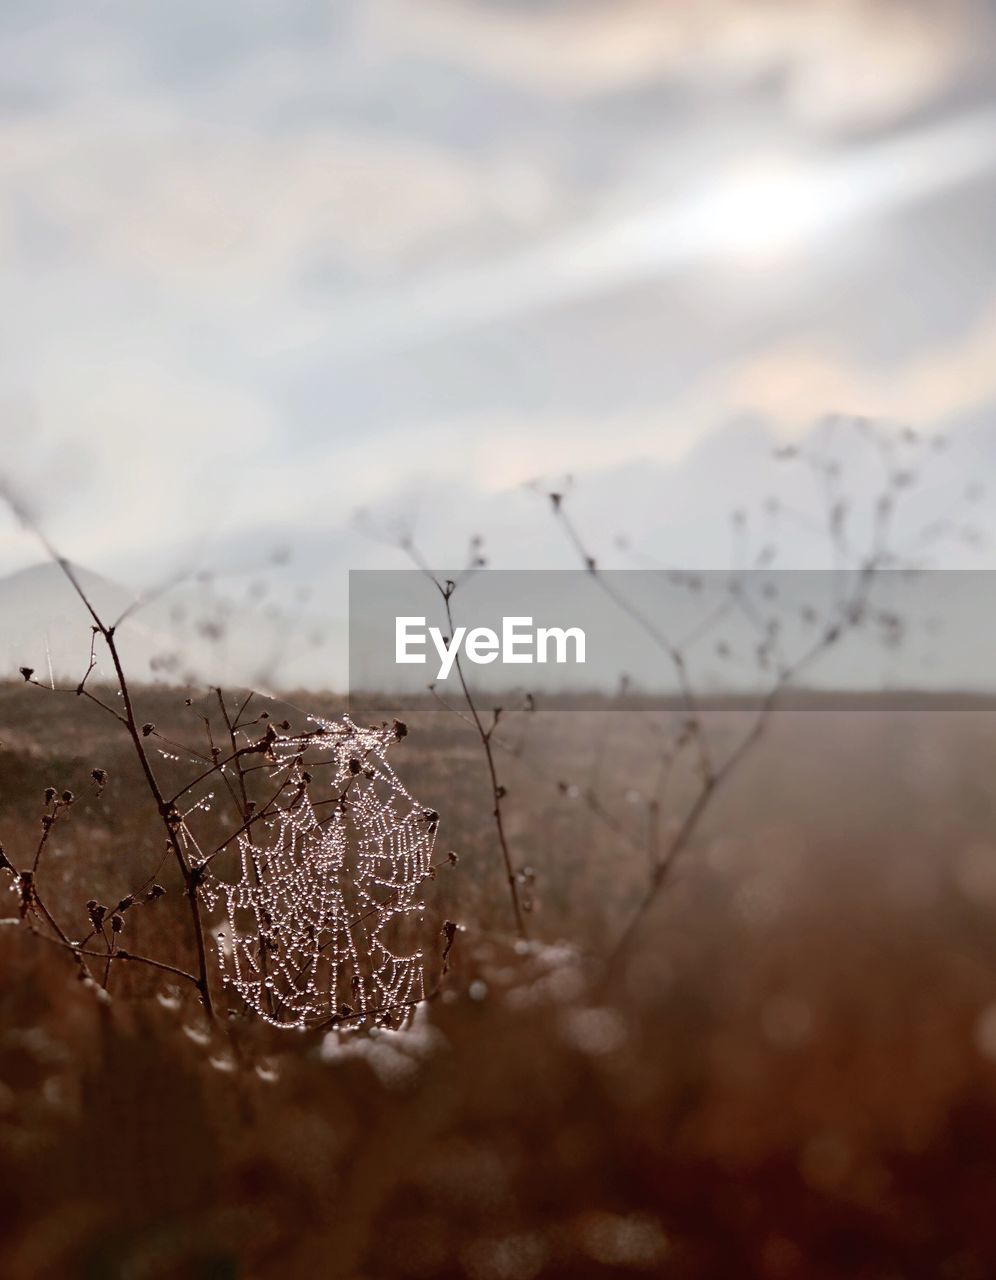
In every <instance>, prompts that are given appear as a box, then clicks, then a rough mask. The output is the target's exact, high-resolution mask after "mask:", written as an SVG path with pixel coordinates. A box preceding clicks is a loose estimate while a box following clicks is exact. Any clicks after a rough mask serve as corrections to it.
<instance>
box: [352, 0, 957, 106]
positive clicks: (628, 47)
mask: <svg viewBox="0 0 996 1280" xmlns="http://www.w3.org/2000/svg"><path fill="white" fill-rule="evenodd" d="M973 17H975V18H976V19H977V18H978V9H977V6H973V5H969V4H961V5H954V6H949V7H948V9H947V11H946V12H945V13H944V14H943V15H942V14H941V13H940V12H939V9H938V8H936V7H933V6H929V5H924V6H917V7H913V6H904V5H899V4H888V3H886V4H883V3H881V0H810V2H809V3H806V4H804V5H803V4H786V3H778V2H770V0H766V2H764V0H762V2H760V3H757V2H755V3H750V4H744V3H742V0H698V3H696V4H694V5H690V4H686V3H683V2H682V0H675V2H672V3H666V2H662V0H614V2H613V3H602V4H594V5H586V6H584V8H583V9H581V10H580V11H579V10H578V8H576V7H574V6H562V7H532V6H522V7H518V6H499V5H493V6H485V5H475V4H467V3H464V2H463V0H415V3H412V2H411V0H372V2H371V4H370V5H369V6H368V9H367V21H368V23H369V24H370V31H371V34H372V37H373V38H374V39H375V40H376V41H377V42H378V43H381V42H383V43H386V44H388V45H389V46H393V47H394V48H395V49H397V50H398V51H399V52H400V51H402V50H404V51H408V52H410V51H412V50H416V51H421V52H424V53H426V54H432V55H434V56H436V57H447V58H450V59H453V60H454V61H457V62H459V63H461V64H462V65H465V66H471V67H473V68H474V69H475V70H476V71H478V72H479V73H482V74H487V75H491V76H495V77H498V78H501V79H504V80H509V81H512V82H514V83H517V84H519V85H522V86H525V87H528V88H529V89H530V90H533V91H539V92H543V93H546V94H550V93H553V94H562V95H567V96H584V95H591V94H604V93H612V92H620V91H626V90H632V89H634V88H636V87H638V86H640V85H646V84H653V83H656V82H661V81H665V80H671V81H678V82H679V83H681V82H686V83H693V82H694V83H697V84H699V85H700V86H701V85H703V83H704V85H705V86H706V87H715V86H717V85H719V84H723V83H725V84H727V85H731V84H732V85H737V84H740V85H743V84H746V83H749V82H751V81H758V80H760V79H762V78H763V77H769V76H772V75H778V76H779V77H780V78H781V83H782V94H783V100H784V101H785V103H786V105H787V107H788V109H789V110H790V111H791V112H792V114H793V115H795V116H796V117H797V118H798V119H800V120H801V121H803V122H804V123H807V124H812V125H816V126H841V125H844V126H850V125H855V124H860V125H867V124H884V123H889V122H892V121H894V120H896V119H898V118H900V117H901V116H902V115H904V114H905V113H907V112H909V111H911V110H912V109H914V108H916V107H918V106H920V105H922V104H923V103H925V102H928V101H929V100H930V99H931V98H933V97H934V96H935V95H937V94H938V93H939V92H941V91H942V90H943V89H944V88H945V87H946V86H947V85H949V84H950V83H951V81H952V80H953V79H954V78H955V77H956V76H957V74H958V73H959V72H960V71H961V70H962V69H963V68H964V67H965V66H966V65H967V64H968V63H970V62H971V61H972V59H973V45H972V40H971V32H972V28H973V24H972V21H971V19H972V18H973ZM553 50H555V51H556V54H555V56H551V51H553Z"/></svg>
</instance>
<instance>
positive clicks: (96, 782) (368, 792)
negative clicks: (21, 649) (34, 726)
mask: <svg viewBox="0 0 996 1280" xmlns="http://www.w3.org/2000/svg"><path fill="white" fill-rule="evenodd" d="M8 501H10V499H9V497H8ZM11 505H12V507H13V508H14V510H15V513H16V514H18V515H19V517H20V518H21V519H22V521H23V522H24V523H25V524H26V525H27V526H28V527H29V528H31V529H32V531H33V532H34V533H35V534H36V535H37V536H38V538H39V539H40V541H41V542H42V544H43V545H44V547H45V549H46V552H47V553H48V555H49V556H50V557H51V559H52V560H53V562H54V563H55V564H57V565H58V566H59V568H60V569H61V570H62V572H63V573H64V574H65V576H66V578H67V579H68V581H69V583H70V584H71V585H72V587H73V589H74V591H75V592H76V595H77V596H78V598H79V600H80V602H81V604H82V606H83V607H84V608H85V609H86V610H87V612H88V614H89V616H90V618H91V620H92V626H91V642H90V652H89V659H88V662H87V666H86V669H85V671H84V672H83V675H82V677H81V678H80V679H79V681H78V682H77V683H75V684H73V685H68V686H63V687H60V686H57V685H56V684H55V683H54V681H53V682H52V683H51V684H50V685H46V684H44V683H43V682H42V681H40V680H39V679H37V678H36V675H35V670H34V669H33V668H32V667H29V666H23V667H21V668H20V672H21V676H22V677H23V679H24V681H25V682H26V683H28V684H30V685H33V686H35V687H37V688H39V689H41V690H45V691H48V692H52V693H61V694H67V695H70V696H75V697H77V698H84V699H86V700H88V701H89V702H90V703H92V704H94V705H95V706H97V707H98V708H99V709H100V710H101V711H102V712H104V713H105V714H106V715H108V716H110V717H112V718H113V719H114V720H115V721H117V722H118V724H119V725H120V727H121V729H122V731H123V732H125V733H126V734H127V736H128V738H129V739H130V741H131V744H132V747H133V751H134V756H135V758H136V760H137V763H138V765H139V768H140V771H141V776H142V779H143V782H144V787H145V790H146V792H147V794H148V797H149V800H150V801H151V804H150V811H151V812H153V813H154V814H155V815H156V820H157V822H158V823H159V824H160V826H161V829H162V834H163V845H162V848H163V852H162V855H161V856H160V857H159V858H158V860H157V862H156V864H155V865H154V866H153V867H152V868H151V869H150V870H149V873H148V875H147V876H145V877H144V878H143V879H142V881H141V883H139V884H138V885H132V886H128V887H127V888H126V891H124V892H123V893H122V894H121V895H120V897H119V898H118V899H117V900H116V904H115V905H113V906H112V905H110V904H109V903H106V902H102V901H100V900H98V897H97V896H96V895H94V896H92V897H91V898H90V899H89V900H88V901H87V903H86V907H85V920H86V926H87V927H86V929H85V931H84V932H83V933H82V934H81V933H80V930H79V929H78V928H77V927H76V925H74V924H72V923H70V922H68V921H66V920H65V919H63V920H61V921H60V920H59V919H58V918H57V915H56V912H55V910H54V909H53V907H52V905H51V904H50V901H49V895H48V891H47V889H45V887H44V876H43V874H42V873H43V870H44V855H45V851H46V846H47V845H48V843H49V839H50V836H51V833H52V831H53V829H54V828H55V827H56V825H57V824H59V823H63V822H65V821H66V820H67V819H68V818H69V816H70V814H71V811H72V807H73V804H74V801H75V797H74V796H73V794H72V793H71V792H70V791H68V790H64V791H62V792H61V793H60V792H59V791H58V790H57V789H56V788H54V787H49V788H48V790H47V791H46V793H45V797H44V804H45V808H44V812H43V813H42V815H41V819H40V821H41V836H40V838H39V841H38V844H37V847H36V848H35V849H34V850H33V852H32V853H25V854H24V855H18V854H15V853H14V851H13V850H10V849H3V848H2V846H0V869H2V870H4V871H6V872H7V874H8V875H9V876H11V877H13V880H14V882H15V885H16V888H17V892H18V896H19V915H20V919H21V920H22V921H23V922H24V925H25V927H26V928H28V929H30V930H31V931H32V932H33V933H34V934H36V935H37V936H38V937H39V938H40V939H41V940H43V941H45V942H46V943H48V944H50V945H53V946H55V947H59V948H62V949H64V950H65V951H66V952H67V953H68V954H69V955H70V956H71V957H72V959H73V960H74V961H75V963H76V965H77V966H78V969H79V972H80V974H81V976H82V977H83V978H84V980H86V981H87V982H89V983H95V984H98V985H99V986H100V987H103V988H105V989H106V987H107V986H108V983H109V981H110V977H111V973H112V970H113V968H114V967H115V966H117V965H119V964H121V963H127V964H131V965H139V966H146V967H148V968H150V969H152V970H155V971H158V972H160V973H163V974H166V975H169V976H170V977H171V978H173V979H177V980H180V981H182V982H184V983H187V984H189V985H190V986H192V987H193V988H195V989H196V991H197V993H198V995H199V997H200V1001H201V1004H202V1006H203V1009H204V1012H205V1014H206V1015H207V1017H208V1019H209V1020H213V1019H214V1017H215V1013H216V1007H215V1006H216V1002H217V994H216V991H215V990H214V988H215V987H216V986H217V985H218V983H219V982H220V985H221V987H222V988H224V989H230V990H232V991H234V992H236V993H237V994H238V995H239V996H240V997H241V999H242V1001H243V1002H244V1004H245V1005H246V1006H247V1007H248V1008H249V1009H250V1010H252V1011H253V1012H255V1013H256V1014H258V1015H259V1016H260V1017H261V1018H263V1019H264V1020H265V1021H267V1022H270V1023H272V1024H273V1025H275V1026H279V1027H298V1028H303V1027H316V1028H319V1029H325V1028H329V1027H336V1026H340V1027H349V1028H356V1027H360V1026H370V1025H374V1024H375V1023H379V1024H381V1025H386V1026H391V1025H395V1024H397V1023H398V1022H400V1021H403V1020H404V1019H405V1018H406V1017H407V1016H408V1015H409V1014H410V1013H411V1011H412V1009H413V1008H414V1007H415V1006H416V1005H417V1004H418V1003H420V1002H421V1001H422V1000H423V999H425V998H426V995H427V992H426V972H425V962H424V954H423V950H422V946H421V943H420V938H421V936H422V934H423V932H424V930H423V927H422V916H423V912H424V903H423V901H422V896H421V895H422V889H423V886H424V885H425V884H426V882H427V881H428V880H429V879H431V878H432V877H433V876H434V875H435V872H436V867H435V865H434V864H433V862H432V851H433V846H434V842H435V835H436V831H437V828H438V823H439V815H438V814H437V813H436V812H435V811H434V810H430V809H425V808H423V807H422V806H420V805H419V804H418V803H417V802H416V801H415V800H414V799H413V798H412V796H411V795H410V794H409V793H408V791H407V790H406V789H405V787H404V786H403V785H402V783H401V781H400V779H399V778H398V777H397V775H396V774H395V772H394V770H393V769H392V768H391V766H390V764H389V763H388V761H387V758H386V757H387V753H388V751H389V750H390V749H391V747H392V746H393V745H394V744H396V743H397V742H399V741H400V740H401V739H402V738H404V737H405V736H406V734H407V727H406V726H405V725H404V724H403V723H402V722H401V721H399V720H395V721H394V723H393V724H388V723H387V722H385V723H383V724H380V725H376V726H372V727H370V728H361V727H358V726H357V725H355V724H353V723H352V722H351V721H350V720H348V719H347V718H346V717H343V719H342V720H341V721H336V722H330V721H325V720H319V719H317V718H314V717H309V718H308V719H309V722H310V726H311V727H308V728H306V729H303V730H298V731H294V730H292V727H291V724H290V722H289V721H287V720H285V721H282V722H281V723H280V724H274V722H273V719H272V718H271V715H270V712H269V711H268V710H266V709H260V710H256V707H257V706H258V704H254V697H255V695H254V694H253V693H252V692H250V693H248V694H246V695H244V696H240V697H239V699H238V700H237V701H236V702H230V701H229V699H228V698H227V697H226V695H225V693H224V692H223V691H222V689H221V688H215V689H214V690H213V692H212V694H211V696H210V699H209V701H208V703H207V709H206V710H205V709H203V708H202V707H200V706H196V705H195V703H194V700H193V698H190V697H188V698H186V699H185V705H186V707H187V708H188V709H189V711H190V714H191V715H192V716H193V717H195V718H196V719H197V720H199V721H200V727H201V729H202V731H203V735H204V740H203V742H202V744H201V745H196V744H194V743H191V742H189V741H184V742H179V741H177V740H176V739H174V738H172V737H168V736H166V735H165V734H164V733H162V732H160V730H159V729H158V728H157V727H156V725H155V724H154V723H153V722H151V721H145V720H143V719H142V717H141V716H140V714H139V712H138V710H137V707H136V695H135V693H134V691H133V688H132V685H131V683H130V681H129V679H128V676H127V674H126V672H125V669H124V665H123V662H122V658H121V652H120V649H119V645H118V628H119V626H120V625H121V623H122V622H123V621H124V619H125V618H126V617H128V616H130V615H131V613H132V612H134V610H135V608H137V607H139V604H140V602H136V604H135V605H132V606H129V608H128V609H127V610H125V612H124V613H122V614H121V615H120V616H118V617H116V618H115V619H114V620H113V621H109V620H108V619H107V618H105V617H104V616H103V615H102V613H100V612H99V611H98V610H97V608H96V607H95V605H94V603H93V601H92V600H91V598H90V596H89V595H88V593H87V591H86V590H85V589H84V587H83V586H82V585H81V581H80V576H79V575H78V574H77V572H76V571H75V569H74V567H73V565H72V564H71V563H70V562H69V561H68V560H67V559H66V558H65V557H63V556H61V555H60V554H59V553H58V552H57V551H56V549H55V548H54V547H53V546H52V545H51V543H50V542H49V541H48V540H47V538H46V537H45V536H44V534H42V533H41V532H40V530H39V529H38V528H37V527H36V526H35V525H34V523H33V522H32V521H31V520H30V519H29V518H28V516H27V514H26V513H25V511H24V510H23V508H21V507H20V506H19V505H18V504H16V503H13V502H11ZM98 644H99V645H103V646H104V648H105V649H106V652H107V654H108V656H109V658H110V662H111V664H112V666H113V670H114V673H115V677H116V688H114V689H113V690H111V692H110V694H108V693H106V691H103V690H101V692H100V693H98V692H96V691H95V689H94V688H93V687H92V677H93V673H94V670H95V668H96V666H97V646H98ZM102 695H103V696H102ZM115 698H116V699H117V700H119V705H114V700H115ZM109 699H110V700H109ZM157 755H158V757H159V759H158V760H157ZM163 762H166V763H168V764H169V765H172V766H175V765H179V764H183V763H186V764H187V765H189V766H191V768H190V769H189V770H187V774H186V775H185V776H183V780H182V781H181V782H180V784H179V785H176V784H175V782H168V781H167V778H166V773H167V770H166V769H165V768H161V767H160V766H161V765H162V764H163ZM169 772H170V773H175V772H176V769H175V768H172V769H170V770H169ZM190 774H192V776H189V775H190ZM90 780H91V783H92V785H93V787H94V788H95V789H96V792H97V793H98V794H100V793H102V791H103V789H104V787H105V786H106V783H107V773H106V771H105V770H104V769H103V768H99V767H94V768H93V770H92V772H91V775H90ZM219 797H220V805H219V808H220V810H221V811H222V812H223V814H224V815H226V816H224V817H223V818H222V819H221V821H220V822H219V821H218V820H217V819H216V820H215V821H214V822H212V823H211V824H210V827H209V826H208V823H207V815H208V814H209V813H211V810H212V806H213V804H214V803H215V801H216V800H217V799H218V798H219ZM199 820H201V821H200V823H199ZM202 824H203V827H204V829H203V830H202V829H201V825H202ZM219 826H220V828H221V836H220V838H218V836H219V832H218V828H219ZM208 834H210V839H208ZM168 860H169V861H172V862H173V863H174V865H175V868H176V870H177V872H178V873H179V878H180V881H181V884H182V896H183V898H184V900H185V902H186V904H187V907H186V909H187V912H188V916H189V940H190V949H191V951H192V953H193V956H194V963H193V965H192V967H189V968H188V967H183V966H181V965H179V964H174V963H171V962H169V961H167V960H165V959H162V958H158V957H156V956H153V955H148V954H144V953H139V952H138V951H136V950H134V949H132V948H131V947H130V946H127V945H125V943H124V938H125V935H126V926H127V923H128V920H129V918H130V914H129V913H132V912H133V911H135V910H136V909H137V908H139V907H141V906H147V907H153V906H154V905H155V904H156V903H157V902H158V901H159V900H160V899H162V898H164V897H166V896H167V892H166V889H165V887H164V886H163V884H162V883H160V879H161V875H162V870H163V866H164V864H165V863H166V862H167V861H168ZM447 861H448V862H451V861H452V858H450V859H447ZM219 907H221V908H223V916H224V922H223V924H222V925H221V927H220V928H217V929H216V931H215V938H214V945H212V943H211V941H210V940H209V933H210V930H211V928H212V925H211V919H212V913H213V912H215V911H216V909H217V908H219ZM81 914H82V912H81ZM442 932H443V937H444V941H445V951H444V953H443V965H444V966H445V961H446V956H447V955H448V952H449V949H450V948H451V946H452V943H453V939H454V934H455V926H454V925H452V923H451V922H449V921H447V922H446V924H445V925H444V927H443V931H442ZM212 955H214V956H215V957H216V960H217V978H215V973H214V970H213V967H212V963H211V956H212ZM430 994H431V993H430Z"/></svg>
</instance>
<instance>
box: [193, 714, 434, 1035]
mask: <svg viewBox="0 0 996 1280" xmlns="http://www.w3.org/2000/svg"><path fill="white" fill-rule="evenodd" d="M313 723H315V724H316V725H317V726H318V728H317V730H316V731H314V732H312V733H310V734H308V735H306V736H304V737H297V738H295V737H290V738H279V739H277V740H276V741H275V742H274V743H273V744H272V746H271V758H272V759H273V761H274V764H273V769H272V773H273V777H274V779H275V780H276V781H278V782H279V780H280V779H281V778H283V779H284V780H285V781H286V782H288V783H289V784H290V786H289V787H287V788H286V789H285V794H287V796H288V799H287V800H286V801H284V802H283V803H281V804H280V805H279V806H278V807H276V808H274V809H271V810H269V812H268V813H267V816H266V817H264V818H261V819H259V821H258V822H257V823H255V824H253V826H251V827H250V828H249V830H248V831H247V832H246V833H244V834H240V835H239V836H238V856H239V862H238V879H236V880H234V881H226V880H224V879H220V878H217V877H214V876H209V877H206V879H205V885H204V891H205V898H206V901H207V902H208V905H209V906H214V905H215V903H216V902H218V901H221V902H222V903H223V904H224V910H225V914H226V915H227V925H226V927H225V928H223V929H222V931H221V932H220V933H219V934H218V962H219V966H220V969H221V975H222V981H223V983H224V985H225V986H227V987H230V988H232V989H233V990H235V991H237V992H238V994H239V995H240V996H241V997H242V999H243V1000H244V1001H245V1003H246V1004H247V1005H248V1006H249V1008H250V1009H252V1010H253V1011H254V1012H255V1013H257V1014H258V1015H259V1016H260V1017H261V1018H263V1019H264V1020H265V1021H267V1022H269V1023H272V1024H273V1025H275V1026H278V1027H306V1026H321V1025H326V1026H329V1025H336V1024H344V1025H346V1026H358V1025H361V1024H362V1023H363V1022H365V1021H367V1020H373V1019H374V1018H377V1019H381V1018H384V1017H388V1018H390V1017H392V1016H393V1015H399V1014H400V1015H405V1014H408V1013H409V1012H410V1011H411V1009H412V1008H413V1006H414V1005H415V1004H416V1003H417V1002H418V1001H419V1000H421V999H422V998H423V997H424V994H425V974H424V966H423V956H422V951H421V948H420V947H419V946H418V945H417V943H418V937H419V933H420V929H419V925H420V922H421V917H422V913H423V911H424V904H423V902H422V901H421V897H420V892H419V890H420V887H421V886H422V885H423V884H424V882H425V881H426V880H427V879H428V878H429V877H430V875H431V874H432V861H431V859H432V849H433V845H434V843H435V834H436V826H437V823H438V815H437V814H436V813H434V812H433V811H431V810H427V809H424V808H422V807H421V806H420V805H418V804H417V803H416V801H415V800H414V799H413V798H412V796H411V795H410V794H409V793H408V791H407V790H406V789H405V787H404V786H403V785H402V783H401V782H400V781H399V779H398V777H397V775H396V774H395V772H394V770H393V769H392V768H391V766H390V765H389V764H388V763H387V759H386V753H387V751H388V749H389V747H390V746H391V745H392V744H393V743H395V742H396V741H397V739H398V733H397V731H396V729H394V728H388V727H384V728H371V729H361V728H358V727H357V726H356V725H355V724H353V723H352V722H351V721H350V720H348V719H347V718H345V717H344V718H343V720H342V721H341V722H331V723H330V722H327V721H320V720H315V721H313ZM319 772H320V773H321V776H322V782H323V784H324V783H325V782H326V780H327V783H328V794H327V795H326V797H325V798H324V799H320V800H316V799H313V798H312V792H313V791H315V790H317V789H318V788H313V787H310V785H309V784H310V783H311V782H313V780H314V776H315V775H316V774H317V773H319ZM321 790H322V792H323V793H324V792H325V786H324V785H323V786H322V787H321ZM396 1020H397V1018H396V1017H395V1021H396Z"/></svg>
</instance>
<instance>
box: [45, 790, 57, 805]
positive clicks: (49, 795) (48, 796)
mask: <svg viewBox="0 0 996 1280" xmlns="http://www.w3.org/2000/svg"><path fill="white" fill-rule="evenodd" d="M54 799H55V787H46V788H45V803H46V804H51V803H52V801H53V800H54Z"/></svg>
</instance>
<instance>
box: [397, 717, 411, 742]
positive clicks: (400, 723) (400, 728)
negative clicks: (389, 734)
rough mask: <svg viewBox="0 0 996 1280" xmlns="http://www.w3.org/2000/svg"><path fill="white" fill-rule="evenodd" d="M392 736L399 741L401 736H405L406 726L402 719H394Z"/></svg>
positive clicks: (406, 732) (406, 734)
mask: <svg viewBox="0 0 996 1280" xmlns="http://www.w3.org/2000/svg"><path fill="white" fill-rule="evenodd" d="M394 736H395V737H396V738H397V740H398V741H399V742H400V741H401V739H402V738H407V736H408V726H407V725H406V724H405V722H404V720H395V722H394Z"/></svg>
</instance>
